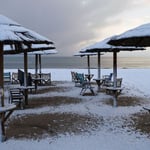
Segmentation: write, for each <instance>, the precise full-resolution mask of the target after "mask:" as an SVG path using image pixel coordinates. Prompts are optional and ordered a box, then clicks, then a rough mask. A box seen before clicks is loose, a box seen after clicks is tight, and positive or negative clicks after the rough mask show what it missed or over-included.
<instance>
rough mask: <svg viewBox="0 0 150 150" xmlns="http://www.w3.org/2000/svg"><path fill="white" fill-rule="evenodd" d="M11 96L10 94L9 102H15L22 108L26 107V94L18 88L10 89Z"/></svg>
mask: <svg viewBox="0 0 150 150" xmlns="http://www.w3.org/2000/svg"><path fill="white" fill-rule="evenodd" d="M9 92H10V96H9V102H10V103H15V104H17V106H19V107H20V108H21V109H23V108H24V95H23V92H22V91H21V90H20V89H18V88H14V89H10V91H9Z"/></svg>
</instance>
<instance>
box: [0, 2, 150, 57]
mask: <svg viewBox="0 0 150 150" xmlns="http://www.w3.org/2000/svg"><path fill="white" fill-rule="evenodd" d="M0 13H1V14H2V15H5V16H7V17H9V18H11V19H13V20H14V21H16V22H18V23H20V24H21V25H23V26H25V27H27V28H29V29H32V30H34V31H36V32H38V33H40V34H42V35H44V36H46V37H47V38H49V39H50V40H52V41H54V42H55V46H56V48H57V50H58V51H59V55H63V56H72V55H73V54H74V53H76V52H78V51H79V50H80V49H81V48H83V47H85V46H88V45H90V44H93V43H95V42H98V41H101V40H103V39H105V38H107V37H109V36H112V35H114V34H120V33H122V32H124V31H126V30H128V29H130V28H133V27H136V26H139V25H141V24H144V23H148V22H150V0H1V4H0ZM147 53H148V52H145V54H147ZM149 53H150V52H149Z"/></svg>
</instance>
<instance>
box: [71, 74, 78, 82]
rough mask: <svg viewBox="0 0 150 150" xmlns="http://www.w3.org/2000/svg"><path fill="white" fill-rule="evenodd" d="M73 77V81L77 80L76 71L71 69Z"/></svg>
mask: <svg viewBox="0 0 150 150" xmlns="http://www.w3.org/2000/svg"><path fill="white" fill-rule="evenodd" d="M71 77H72V82H75V81H76V80H77V79H76V72H74V71H71Z"/></svg>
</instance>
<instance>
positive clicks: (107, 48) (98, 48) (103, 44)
mask: <svg viewBox="0 0 150 150" xmlns="http://www.w3.org/2000/svg"><path fill="white" fill-rule="evenodd" d="M112 38H113V37H110V38H106V39H104V40H103V41H100V42H97V43H95V44H93V45H91V46H88V47H86V48H84V49H82V50H81V52H94V53H95V52H98V53H101V52H113V82H114V88H116V87H117V82H116V81H117V53H118V52H120V51H134V50H144V48H141V47H139V48H136V47H123V46H112V45H109V44H107V43H108V41H110V39H112ZM114 105H116V99H115V101H114Z"/></svg>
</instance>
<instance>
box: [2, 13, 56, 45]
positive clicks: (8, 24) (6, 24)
mask: <svg viewBox="0 0 150 150" xmlns="http://www.w3.org/2000/svg"><path fill="white" fill-rule="evenodd" d="M0 41H1V42H3V43H4V44H12V43H14V42H22V43H39V44H40V43H47V44H49V43H51V44H52V43H53V42H52V41H50V40H49V39H47V38H46V37H44V36H41V35H40V34H38V33H36V32H34V31H31V30H29V29H27V28H24V27H22V26H21V25H19V24H18V23H16V22H15V21H12V20H11V19H9V18H7V17H5V16H3V15H0Z"/></svg>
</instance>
